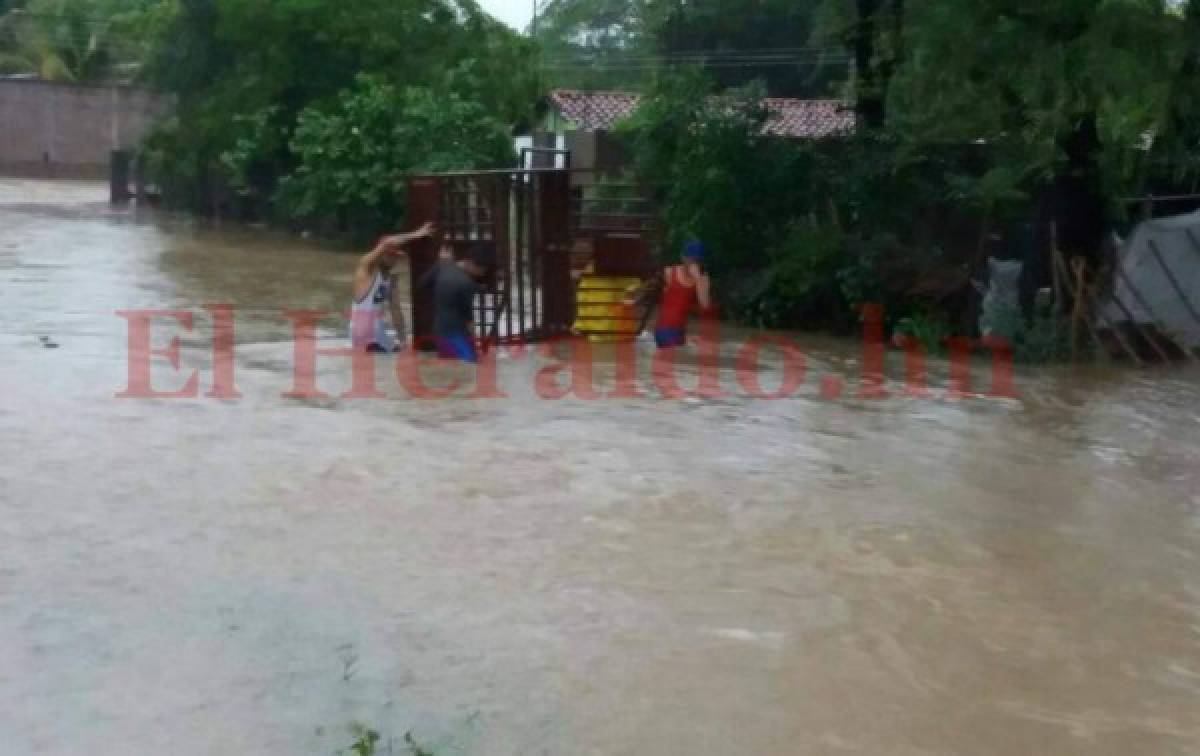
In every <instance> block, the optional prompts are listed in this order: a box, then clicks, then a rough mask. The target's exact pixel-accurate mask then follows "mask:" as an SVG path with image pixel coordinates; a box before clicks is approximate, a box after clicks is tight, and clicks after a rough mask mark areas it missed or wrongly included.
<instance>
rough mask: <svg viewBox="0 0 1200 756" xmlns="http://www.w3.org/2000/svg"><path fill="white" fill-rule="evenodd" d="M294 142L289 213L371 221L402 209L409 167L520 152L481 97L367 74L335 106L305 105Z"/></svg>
mask: <svg viewBox="0 0 1200 756" xmlns="http://www.w3.org/2000/svg"><path fill="white" fill-rule="evenodd" d="M264 120H267V119H264ZM290 148H291V150H292V152H293V153H294V154H295V155H296V158H297V161H298V165H297V167H296V169H295V170H294V171H293V172H292V173H291V174H290V175H288V176H287V177H285V178H284V179H283V181H282V183H281V186H280V199H281V202H282V203H283V206H284V208H285V209H286V210H287V213H288V215H290V216H293V217H297V218H314V217H318V218H319V217H321V216H323V215H327V214H328V213H330V212H334V213H336V214H337V215H338V216H339V217H342V218H349V219H351V220H352V222H353V223H354V224H355V225H357V226H360V227H361V226H364V225H365V226H367V227H372V228H386V227H388V226H389V225H393V226H394V225H395V224H396V223H398V222H399V219H400V218H401V217H403V214H404V213H403V199H404V195H403V187H404V177H405V176H406V175H409V174H411V173H415V172H437V171H448V170H465V169H471V168H498V167H503V166H506V165H511V164H512V163H513V159H514V158H513V146H512V140H511V139H510V137H509V134H508V129H507V128H506V127H505V126H504V124H502V123H501V122H500V121H499V120H497V119H496V118H494V117H492V116H490V115H489V114H488V112H487V110H486V109H485V108H484V107H483V106H482V105H481V104H480V103H478V102H475V101H470V100H464V99H461V98H460V97H459V96H458V95H455V94H448V95H439V94H435V93H434V92H433V91H431V90H429V89H426V88H418V87H411V88H409V89H407V90H405V91H403V92H400V91H397V90H396V88H395V87H393V86H392V85H390V84H387V83H385V82H383V81H382V80H380V79H379V78H377V77H370V76H366V75H364V76H360V77H359V80H358V82H357V83H356V85H355V86H354V87H353V88H352V89H349V90H345V91H344V92H343V93H342V95H341V96H340V97H339V98H338V101H337V103H336V104H334V105H333V106H332V107H328V108H320V107H316V106H313V107H310V108H307V109H305V110H304V111H303V112H301V113H300V116H299V118H298V120H297V125H296V128H295V131H294V132H293V135H292V139H291V144H290Z"/></svg>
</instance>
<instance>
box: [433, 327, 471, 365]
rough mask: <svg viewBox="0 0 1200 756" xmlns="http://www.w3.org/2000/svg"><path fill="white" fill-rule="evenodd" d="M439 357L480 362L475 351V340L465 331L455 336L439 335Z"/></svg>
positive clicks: (437, 338) (437, 342)
mask: <svg viewBox="0 0 1200 756" xmlns="http://www.w3.org/2000/svg"><path fill="white" fill-rule="evenodd" d="M434 341H435V343H436V344H437V353H438V357H441V358H442V359H445V360H461V361H462V362H479V356H478V355H477V354H476V352H475V341H474V340H473V339H472V338H471V337H470V336H468V335H467V334H465V333H461V334H454V335H453V336H437V337H435V338H434Z"/></svg>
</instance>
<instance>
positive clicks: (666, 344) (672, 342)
mask: <svg viewBox="0 0 1200 756" xmlns="http://www.w3.org/2000/svg"><path fill="white" fill-rule="evenodd" d="M654 343H655V344H657V345H658V348H659V349H670V348H671V347H681V346H683V345H685V344H687V331H685V330H683V329H682V328H656V329H654Z"/></svg>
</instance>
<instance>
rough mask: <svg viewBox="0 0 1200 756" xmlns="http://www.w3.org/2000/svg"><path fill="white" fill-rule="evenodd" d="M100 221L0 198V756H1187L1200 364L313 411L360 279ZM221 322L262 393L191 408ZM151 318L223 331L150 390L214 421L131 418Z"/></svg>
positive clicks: (194, 229) (1199, 725)
mask: <svg viewBox="0 0 1200 756" xmlns="http://www.w3.org/2000/svg"><path fill="white" fill-rule="evenodd" d="M103 199H104V192H103V187H97V186H94V185H72V184H51V183H38V182H28V181H13V180H0V355H2V360H0V533H2V534H3V539H2V541H0V733H3V735H2V736H0V740H2V742H3V745H2V746H0V751H3V752H5V753H38V754H81V753H89V754H109V753H112V754H127V753H147V754H150V753H172V754H214V753H223V754H310V753H311V754H332V753H334V752H335V751H336V750H338V749H339V748H345V747H347V746H348V745H349V744H350V742H351V741H352V739H353V738H352V736H351V735H350V730H349V727H350V725H351V723H353V722H360V723H363V724H366V725H368V726H370V727H373V728H375V729H377V730H378V731H380V733H382V734H383V735H384V737H385V739H386V738H388V737H391V738H394V739H397V746H396V749H397V752H399V748H400V746H399V742H398V741H399V739H400V738H401V737H402V736H403V734H404V733H405V732H407V731H412V733H413V735H414V737H415V738H416V740H417V741H418V742H420V743H422V744H425V745H426V747H429V748H431V749H432V750H434V751H435V752H436V753H437V754H522V755H528V754H688V755H689V756H691V755H697V754H763V755H766V754H839V753H857V754H1030V753H1043V754H1116V755H1120V756H1125V755H1127V754H1134V753H1152V754H1186V753H1197V752H1200V485H1198V483H1200V470H1198V467H1197V463H1198V461H1200V393H1198V389H1200V371H1198V370H1197V369H1196V368H1195V367H1192V366H1188V365H1183V366H1176V367H1167V368H1154V369H1145V370H1134V369H1123V368H1118V367H1104V366H1101V367H1088V368H1069V367H1062V368H1054V369H1046V370H1027V369H1022V370H1019V371H1018V373H1017V377H1016V386H1017V391H1018V394H1019V397H1018V398H1016V399H989V398H971V399H965V400H957V401H952V400H948V399H946V398H945V396H944V392H943V391H942V390H941V389H940V388H939V387H940V386H942V385H944V382H945V376H946V373H947V370H946V367H945V366H944V365H938V364H935V365H933V367H932V370H931V372H932V378H931V383H932V384H933V385H934V388H935V393H934V396H933V397H932V398H928V399H917V398H909V397H905V396H903V395H899V394H897V395H895V396H894V397H893V398H889V399H886V400H872V401H866V400H860V399H856V398H846V399H839V400H836V401H835V400H828V399H823V398H821V395H820V390H819V380H820V377H821V376H822V375H837V374H842V375H845V376H847V378H848V379H849V390H850V394H851V396H852V394H853V391H854V388H855V385H856V379H855V378H854V376H855V371H856V370H857V365H858V364H859V361H860V360H861V358H860V357H859V355H858V352H859V350H858V348H857V347H856V346H855V345H854V344H851V343H843V342H838V341H833V340H828V339H821V338H817V337H810V336H800V337H797V338H798V340H799V343H800V344H801V345H802V347H803V350H804V352H805V354H806V356H807V363H808V376H807V380H806V381H805V383H804V385H803V386H802V387H801V388H800V390H798V391H797V392H796V394H795V395H794V396H793V397H792V398H788V399H783V400H779V401H765V400H756V399H753V398H749V397H747V396H744V392H742V391H740V390H738V389H737V383H736V382H735V381H734V380H733V378H732V374H730V375H729V376H727V377H726V385H727V386H728V387H729V388H730V389H731V390H730V396H728V397H725V398H720V399H689V400H664V399H661V398H657V397H656V396H655V395H654V393H653V391H652V387H653V385H652V383H650V382H649V378H648V377H647V375H646V374H645V373H644V372H643V374H642V376H641V378H640V379H639V380H641V381H642V383H643V384H644V385H646V386H647V387H648V388H647V393H648V394H649V395H648V396H647V397H646V398H640V399H639V398H625V399H604V400H597V401H584V400H581V399H578V398H571V397H568V398H565V399H562V400H559V401H552V400H547V399H544V398H541V397H540V396H539V395H538V393H537V392H536V391H535V390H534V386H535V385H536V383H535V373H536V372H537V371H538V370H539V369H540V368H541V367H542V366H544V365H546V364H549V358H547V357H545V356H538V355H531V356H526V357H524V358H520V357H518V356H514V355H508V356H505V357H503V358H502V359H501V360H500V379H501V383H502V385H503V387H504V390H505V391H506V392H507V393H508V394H509V397H508V398H506V399H468V398H461V397H462V396H463V395H465V392H460V394H459V398H450V399H446V400H442V401H429V400H420V399H414V398H412V397H411V396H409V395H408V394H407V393H406V392H405V391H404V390H402V388H401V387H400V386H399V384H398V383H397V382H396V380H395V379H394V378H393V377H391V376H390V373H389V370H388V368H389V367H390V365H391V362H390V360H389V358H379V366H380V367H381V370H380V381H379V384H380V387H381V390H382V391H383V392H384V393H386V395H387V397H386V398H385V399H376V400H366V399H358V400H355V399H343V398H338V397H339V395H340V393H341V392H342V391H344V390H345V389H346V388H347V386H348V385H349V377H348V375H346V373H347V368H346V365H345V361H344V360H340V359H337V358H325V357H322V358H321V361H320V366H319V371H318V373H319V374H318V380H319V381H320V385H321V388H322V389H324V390H325V391H327V392H328V393H329V394H331V397H330V398H326V399H288V398H284V397H283V396H282V394H283V393H284V392H286V391H288V390H289V389H290V388H291V381H292V364H293V346H292V343H291V340H290V333H291V331H290V324H289V322H288V321H287V320H286V319H285V318H284V317H283V315H282V311H283V310H285V309H323V310H339V309H342V308H344V307H346V306H347V301H346V293H347V290H348V288H349V285H350V269H351V266H352V263H353V257H351V256H349V255H347V254H346V253H345V252H344V251H343V252H339V251H336V250H331V249H326V248H322V247H321V246H320V245H319V244H316V243H310V242H306V241H302V240H298V239H296V238H294V237H288V236H281V235H277V234H273V233H269V232H266V231H261V230H253V229H245V228H238V227H220V226H214V225H212V224H202V223H197V222H195V221H192V220H189V219H187V218H183V217H178V216H171V215H166V214H155V213H152V212H148V211H145V212H138V211H135V210H129V211H112V210H110V209H109V208H108V207H107V206H106V205H105V204H104V203H103ZM212 303H229V304H233V305H235V306H236V307H237V319H236V327H237V338H236V356H235V360H234V362H235V368H236V385H237V389H238V391H239V392H240V393H241V394H242V396H241V398H240V399H237V400H215V399H207V398H204V396H203V392H204V391H207V390H208V389H209V386H210V383H211V373H210V372H209V371H208V369H207V368H208V365H209V362H210V352H209V343H210V335H209V331H208V328H209V325H208V324H209V319H208V316H207V314H206V313H205V312H204V311H203V310H201V309H200V307H201V306H202V305H205V304H212ZM147 308H149V309H188V310H193V311H195V312H196V321H195V330H194V331H193V332H191V333H185V332H183V331H182V330H181V329H180V328H179V327H177V326H175V325H173V324H172V323H171V322H170V321H167V320H159V321H156V323H155V329H154V343H155V346H156V347H157V346H162V345H165V344H166V343H167V342H168V341H169V339H170V338H171V337H172V336H173V335H179V336H180V339H181V342H182V353H181V357H180V368H181V372H174V371H173V370H172V369H171V367H170V366H169V365H168V364H167V361H166V360H165V359H162V358H155V363H156V366H155V369H154V380H155V387H156V388H161V389H162V390H168V389H174V388H177V387H178V386H179V385H181V384H182V383H183V379H184V378H186V376H187V374H188V373H189V372H190V371H191V370H196V369H199V371H200V390H201V396H200V397H199V398H196V399H176V400H167V399H129V398H117V396H116V395H117V394H118V393H119V392H121V391H122V390H123V389H124V388H125V384H126V378H127V358H128V347H127V322H126V320H124V319H122V318H121V317H118V316H117V314H116V313H117V311H124V310H132V309H147ZM343 325H344V320H341V319H340V318H339V317H338V316H332V317H330V318H328V319H326V320H323V321H322V326H321V331H320V337H321V339H322V346H337V345H338V344H339V343H340V340H341V336H342V333H343ZM747 335H748V334H745V333H730V334H729V335H728V336H727V341H726V343H725V344H723V347H722V364H723V365H724V366H725V367H729V365H730V364H732V362H733V359H734V357H733V355H734V354H735V353H736V349H737V343H738V342H739V341H740V340H741V339H744V338H745V337H746V336H747ZM638 349H639V357H640V358H645V359H648V357H649V354H650V351H651V350H650V349H649V348H648V347H647V346H646V345H645V344H641V345H639V347H638ZM605 359H606V358H605V356H604V355H601V356H600V358H599V360H600V364H599V365H598V366H597V369H596V373H597V382H598V383H599V384H600V385H601V386H602V387H603V385H604V382H605V381H606V380H608V378H607V377H606V376H608V374H609V373H611V371H610V370H607V368H608V367H611V365H609V364H607V363H605V362H604V360H605ZM685 363H686V360H685ZM764 363H765V364H764V367H763V368H762V371H761V372H762V375H761V380H762V383H763V385H764V386H767V387H772V386H777V385H778V384H779V381H780V380H781V371H780V368H779V365H778V364H777V363H778V360H777V359H775V358H774V357H771V356H767V357H765V358H764ZM889 371H890V373H891V375H892V376H893V378H894V379H895V381H894V384H893V388H896V387H897V386H898V383H899V376H902V375H903V368H902V367H901V366H898V365H896V364H892V365H891V366H890V367H889ZM976 372H977V373H978V374H979V375H980V376H982V375H983V374H984V373H986V370H985V369H984V366H976ZM691 373H694V369H693V368H689V367H688V366H687V364H685V365H683V366H682V367H681V368H680V375H681V376H682V377H681V381H682V382H683V383H685V384H687V382H688V381H689V380H692V379H693V378H694V376H692V375H691ZM426 375H427V377H428V379H429V381H430V383H431V384H435V383H437V381H440V380H449V379H451V378H454V377H456V376H458V373H456V371H455V369H453V368H448V367H445V366H434V367H431V368H428V369H427V371H426ZM984 385H986V383H985V384H984Z"/></svg>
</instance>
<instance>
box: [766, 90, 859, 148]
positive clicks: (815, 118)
mask: <svg viewBox="0 0 1200 756" xmlns="http://www.w3.org/2000/svg"><path fill="white" fill-rule="evenodd" d="M767 110H768V111H770V113H771V117H770V119H769V120H768V121H767V128H766V131H767V133H768V134H774V135H776V136H785V137H791V138H793V139H821V138H824V137H828V136H835V135H839V134H848V133H850V132H851V131H853V130H854V109H853V108H851V107H850V106H848V105H846V104H845V103H843V102H840V101H838V100H791V99H784V98H778V97H772V98H769V99H767Z"/></svg>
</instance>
